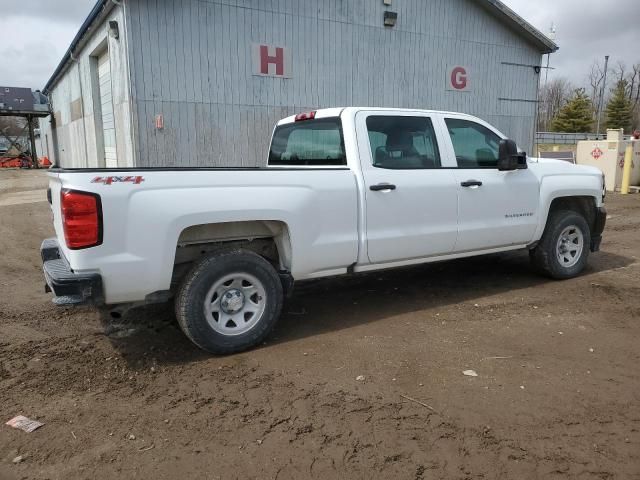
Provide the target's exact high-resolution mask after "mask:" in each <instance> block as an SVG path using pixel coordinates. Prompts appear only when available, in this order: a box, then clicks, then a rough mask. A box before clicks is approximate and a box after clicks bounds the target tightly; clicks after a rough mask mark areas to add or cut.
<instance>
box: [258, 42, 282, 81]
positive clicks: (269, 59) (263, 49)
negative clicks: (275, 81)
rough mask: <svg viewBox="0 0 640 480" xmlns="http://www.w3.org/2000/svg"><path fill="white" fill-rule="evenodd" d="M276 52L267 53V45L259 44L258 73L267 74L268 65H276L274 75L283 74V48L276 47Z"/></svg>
mask: <svg viewBox="0 0 640 480" xmlns="http://www.w3.org/2000/svg"><path fill="white" fill-rule="evenodd" d="M275 50H276V54H275V55H269V47H268V46H267V45H260V73H261V74H263V75H269V65H275V66H276V75H277V76H279V77H281V76H283V75H284V48H281V47H276V49H275Z"/></svg>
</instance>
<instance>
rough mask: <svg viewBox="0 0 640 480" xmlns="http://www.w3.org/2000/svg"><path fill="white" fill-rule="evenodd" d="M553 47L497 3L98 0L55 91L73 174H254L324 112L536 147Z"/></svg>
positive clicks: (59, 141)
mask: <svg viewBox="0 0 640 480" xmlns="http://www.w3.org/2000/svg"><path fill="white" fill-rule="evenodd" d="M556 49H557V47H556V45H555V44H554V43H553V42H552V41H551V40H549V39H548V38H547V37H546V36H544V35H543V34H541V33H540V32H539V31H537V30H536V29H535V28H533V27H532V26H531V25H529V24H528V23H527V22H526V21H525V20H523V19H522V18H521V17H519V16H518V15H517V14H516V13H514V12H513V11H512V10H510V9H509V8H508V7H506V6H505V5H504V4H503V3H501V2H500V1H498V0H99V1H98V3H97V4H96V6H95V7H94V9H93V10H92V12H91V13H90V15H89V17H88V18H87V20H86V21H85V23H84V25H83V26H82V28H81V30H80V32H79V33H78V35H77V36H76V38H75V39H74V41H73V43H72V45H71V47H70V48H69V51H68V52H67V54H66V55H65V57H64V58H63V60H62V62H61V64H60V66H59V67H58V68H57V69H56V71H55V72H54V74H53V76H52V77H51V79H50V80H49V82H48V83H47V85H46V87H45V93H48V94H49V96H50V99H51V102H52V111H53V112H55V114H54V116H53V122H51V123H49V122H42V123H43V124H42V126H41V130H42V136H43V143H44V144H45V148H46V149H47V153H48V154H49V157H50V158H54V159H56V160H57V162H58V163H59V164H61V165H63V166H74V167H83V166H89V167H94V166H108V167H116V166H118V167H127V166H139V167H146V166H256V165H262V164H264V162H265V160H266V153H267V148H268V142H269V137H270V134H271V131H272V129H273V125H274V123H275V122H276V121H277V120H278V119H279V118H281V117H284V116H287V115H290V114H292V113H296V112H300V111H306V110H311V109H315V108H319V107H333V106H351V105H356V106H380V107H409V108H425V109H438V110H452V111H461V112H465V113H471V114H475V115H478V116H480V117H483V118H485V119H486V120H488V121H489V122H491V123H493V124H494V125H496V126H497V127H499V128H500V129H502V130H503V131H504V132H505V133H506V134H508V135H509V136H510V137H512V138H514V139H515V140H516V141H517V142H518V143H519V145H520V146H521V147H522V148H524V149H527V150H529V149H531V147H532V143H533V139H534V127H535V115H536V99H537V93H538V85H539V76H540V65H541V60H542V56H543V55H544V54H546V53H551V52H553V51H555V50H556Z"/></svg>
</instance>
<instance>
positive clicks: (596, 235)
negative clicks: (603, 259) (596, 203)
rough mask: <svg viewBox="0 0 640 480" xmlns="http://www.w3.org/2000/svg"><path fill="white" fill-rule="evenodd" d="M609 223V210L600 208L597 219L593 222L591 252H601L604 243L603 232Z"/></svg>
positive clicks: (597, 211)
mask: <svg viewBox="0 0 640 480" xmlns="http://www.w3.org/2000/svg"><path fill="white" fill-rule="evenodd" d="M606 223H607V209H606V208H604V207H599V208H597V209H596V218H595V219H594V221H593V229H592V230H591V251H592V252H598V251H600V244H601V243H602V232H604V227H605V225H606Z"/></svg>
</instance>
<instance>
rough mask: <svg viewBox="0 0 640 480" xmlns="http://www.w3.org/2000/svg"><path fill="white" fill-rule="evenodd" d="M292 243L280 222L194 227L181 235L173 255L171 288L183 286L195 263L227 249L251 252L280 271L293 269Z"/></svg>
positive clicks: (286, 229)
mask: <svg viewBox="0 0 640 480" xmlns="http://www.w3.org/2000/svg"><path fill="white" fill-rule="evenodd" d="M290 245H291V243H290V241H289V230H288V228H287V225H286V224H285V223H283V222H278V221H262V220H260V221H250V222H225V223H211V224H204V225H193V226H191V227H188V228H186V229H184V230H183V231H182V232H181V233H180V237H179V238H178V242H177V244H176V251H175V256H174V265H173V275H172V278H171V284H172V288H173V287H174V286H176V285H178V284H179V283H180V281H181V280H182V278H183V277H184V275H185V274H186V273H187V272H188V271H189V270H190V269H191V267H192V265H193V263H194V262H196V261H197V260H199V259H200V258H202V257H203V256H206V255H209V254H210V253H212V252H215V251H217V250H220V249H222V248H228V247H241V248H244V249H246V250H251V251H253V252H255V253H257V254H258V255H260V256H261V257H263V258H265V259H266V260H268V261H269V262H270V263H271V264H272V265H273V266H274V268H275V269H276V270H277V271H283V270H285V271H288V270H290V269H291V263H290V258H291V253H290V252H291V246H290Z"/></svg>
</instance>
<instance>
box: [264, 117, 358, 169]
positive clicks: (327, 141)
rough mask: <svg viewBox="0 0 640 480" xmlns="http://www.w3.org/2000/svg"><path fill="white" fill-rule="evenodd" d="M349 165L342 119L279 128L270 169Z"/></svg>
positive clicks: (309, 121)
mask: <svg viewBox="0 0 640 480" xmlns="http://www.w3.org/2000/svg"><path fill="white" fill-rule="evenodd" d="M346 164H347V158H346V155H345V152H344V140H343V136H342V123H341V121H340V119H339V118H323V119H318V120H305V121H302V122H295V123H290V124H286V125H281V126H279V127H277V128H276V130H275V132H274V133H273V139H272V141H271V149H270V151H269V165H285V166H291V167H296V166H343V165H346Z"/></svg>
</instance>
